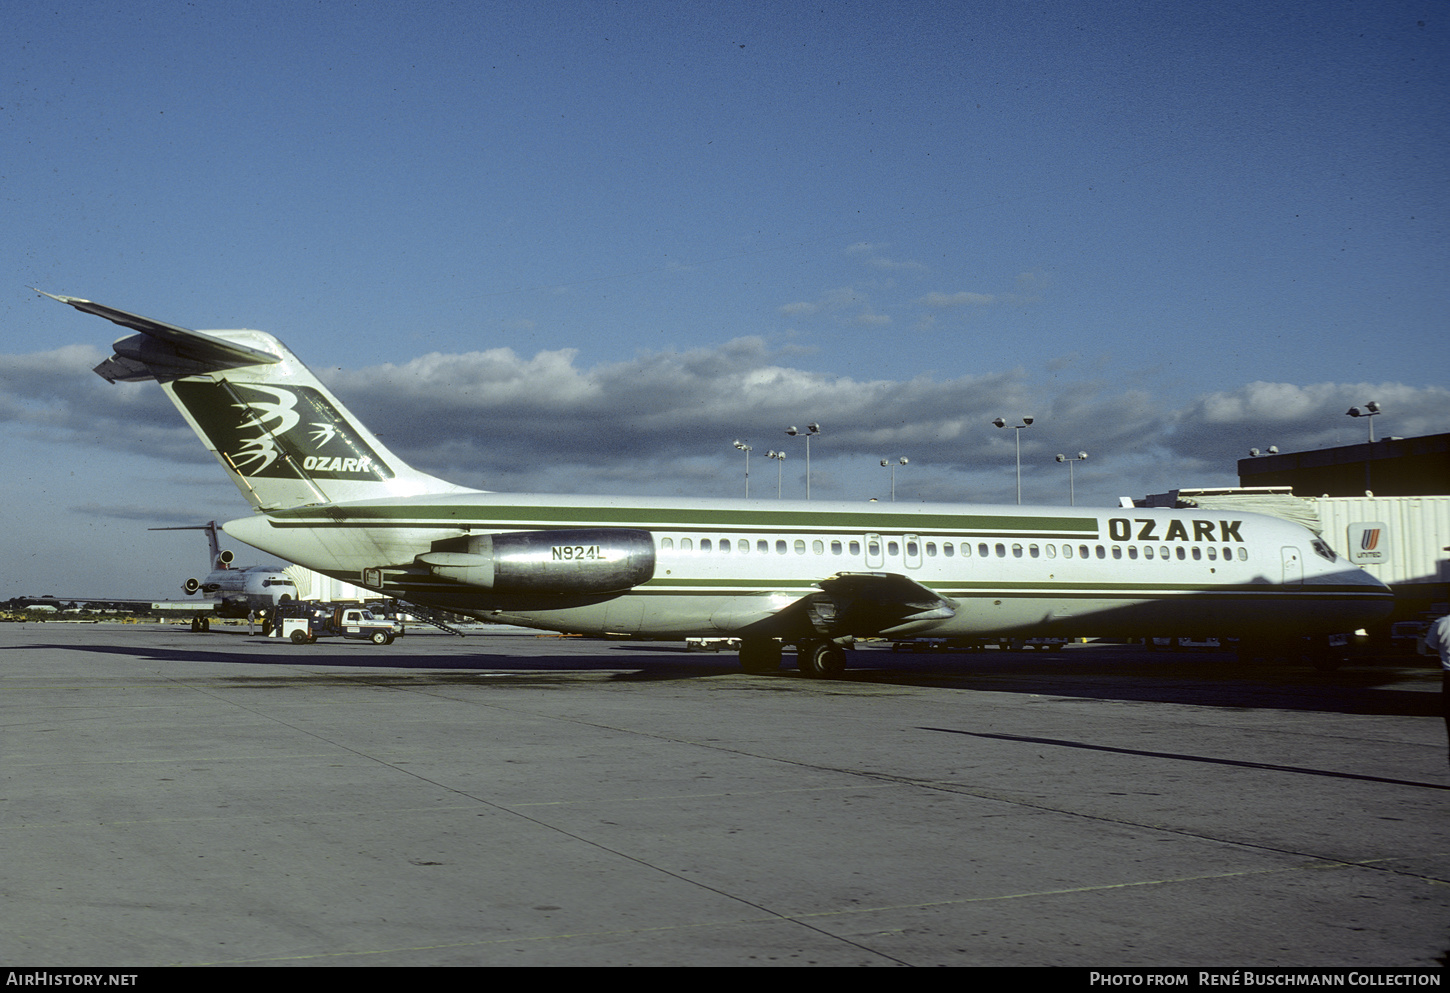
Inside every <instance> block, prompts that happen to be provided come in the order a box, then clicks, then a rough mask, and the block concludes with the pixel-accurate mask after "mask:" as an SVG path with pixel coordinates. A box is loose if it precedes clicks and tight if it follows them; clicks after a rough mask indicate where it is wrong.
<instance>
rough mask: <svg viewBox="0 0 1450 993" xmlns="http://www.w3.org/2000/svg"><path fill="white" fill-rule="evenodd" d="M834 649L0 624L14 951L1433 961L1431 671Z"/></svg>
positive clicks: (966, 962)
mask: <svg viewBox="0 0 1450 993" xmlns="http://www.w3.org/2000/svg"><path fill="white" fill-rule="evenodd" d="M850 658H851V666H852V667H851V669H850V670H849V671H848V674H847V677H846V678H844V679H842V680H832V681H822V680H812V679H807V678H804V677H802V676H800V675H799V674H798V673H796V672H795V671H794V670H793V669H787V670H782V672H781V673H779V674H777V675H772V676H747V675H744V674H742V673H740V672H739V671H738V668H737V665H736V661H735V657H734V655H733V654H729V653H724V652H722V653H720V654H718V655H715V654H686V653H685V652H683V651H681V650H680V649H679V646H667V645H650V644H637V643H631V642H607V641H584V640H580V639H561V638H539V637H535V636H533V635H519V634H513V635H491V636H471V637H468V638H461V639H460V638H455V637H449V636H446V635H442V634H417V633H410V634H409V635H408V636H407V637H405V638H403V639H400V640H399V641H398V642H396V643H394V644H393V645H389V646H382V647H379V646H373V645H371V644H367V643H362V642H344V641H336V640H330V641H323V642H319V643H318V644H315V645H307V646H295V645H292V644H290V643H279V642H277V641H274V640H268V639H263V638H261V637H252V636H248V635H247V634H246V632H245V628H240V629H238V628H214V629H213V630H212V632H211V633H209V634H192V633H191V632H190V631H188V630H187V629H186V628H185V627H178V626H170V627H162V626H146V625H111V624H102V625H91V624H65V623H46V624H35V623H30V624H0V728H3V732H0V774H3V780H0V782H3V789H0V844H3V846H4V860H3V868H0V900H3V904H0V905H3V910H0V923H3V928H0V958H3V959H4V961H5V962H6V963H7V964H10V965H17V966H37V967H38V966H72V967H78V966H95V967H113V968H118V967H123V966H160V965H238V964H247V965H322V966H328V965H345V966H374V965H376V966H429V965H453V966H458V965H590V966H612V965H620V966H622V965H693V966H720V965H730V966H740V965H801V966H809V965H816V966H821V965H826V966H842V965H962V966H972V965H993V966H1086V967H1094V968H1114V967H1128V966H1200V967H1208V966H1223V967H1229V968H1246V967H1266V966H1360V967H1366V966H1390V967H1412V966H1420V967H1427V966H1436V965H1443V964H1444V963H1445V956H1446V953H1447V949H1450V789H1447V787H1450V775H1447V761H1446V741H1445V728H1444V725H1443V723H1442V722H1441V720H1440V718H1439V717H1438V713H1439V711H1438V707H1439V698H1438V693H1439V676H1438V672H1437V671H1436V670H1435V669H1434V668H1432V667H1431V666H1430V665H1429V664H1427V663H1428V662H1430V661H1431V660H1408V662H1407V663H1406V664H1403V665H1375V666H1351V667H1349V668H1346V669H1343V670H1341V671H1339V672H1337V673H1333V674H1321V673H1316V672H1313V671H1311V670H1308V669H1299V668H1293V667H1289V666H1286V665H1281V666H1274V665H1263V664H1260V665H1257V666H1251V665H1248V664H1240V663H1239V662H1238V661H1237V660H1236V659H1235V658H1234V656H1233V655H1231V654H1220V653H1212V652H1187V653H1174V654H1164V653H1148V652H1145V651H1143V650H1141V649H1128V648H1123V647H1121V646H1116V647H1114V646H1098V645H1090V646H1071V647H1070V648H1069V649H1068V650H1066V651H1063V652H1060V653H1051V654H1048V653H1032V652H1028V653H1020V654H1019V653H1008V652H985V653H979V654H962V655H945V654H943V655H912V654H900V653H892V652H889V651H886V650H884V649H872V648H862V649H860V650H857V651H855V652H853V653H851V656H850ZM790 661H791V656H790V655H789V654H788V655H787V662H788V663H789V662H790Z"/></svg>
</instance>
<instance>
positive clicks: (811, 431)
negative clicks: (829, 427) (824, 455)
mask: <svg viewBox="0 0 1450 993" xmlns="http://www.w3.org/2000/svg"><path fill="white" fill-rule="evenodd" d="M785 433H786V434H788V435H790V436H791V437H792V438H805V440H806V499H807V500H809V499H810V498H811V437H812V436H813V435H818V434H820V433H821V426H820V425H819V424H817V423H815V422H814V421H812V422H811V423H810V424H807V425H806V429H805V430H804V431H797V430H796V428H795V425H791V426H790V427H788V428H786V429H785Z"/></svg>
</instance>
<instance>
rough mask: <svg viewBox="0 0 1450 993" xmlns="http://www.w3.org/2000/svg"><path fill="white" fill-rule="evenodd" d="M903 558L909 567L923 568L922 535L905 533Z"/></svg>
mask: <svg viewBox="0 0 1450 993" xmlns="http://www.w3.org/2000/svg"><path fill="white" fill-rule="evenodd" d="M901 546H902V547H901V552H902V559H903V561H904V562H905V563H906V567H907V568H908V569H920V568H921V535H918V534H904V535H902V536H901Z"/></svg>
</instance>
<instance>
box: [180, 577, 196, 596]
mask: <svg viewBox="0 0 1450 993" xmlns="http://www.w3.org/2000/svg"><path fill="white" fill-rule="evenodd" d="M181 588H182V589H184V590H186V592H188V593H195V592H196V591H197V590H199V589H201V580H200V579H188V580H187V581H186V582H184V583H182V584H181Z"/></svg>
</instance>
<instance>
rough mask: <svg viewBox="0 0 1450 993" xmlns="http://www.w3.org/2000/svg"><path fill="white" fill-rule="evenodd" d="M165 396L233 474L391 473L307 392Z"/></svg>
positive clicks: (225, 389) (204, 390) (196, 391)
mask: <svg viewBox="0 0 1450 993" xmlns="http://www.w3.org/2000/svg"><path fill="white" fill-rule="evenodd" d="M172 389H173V390H174V392H175V395H176V399H177V400H178V401H179V402H180V403H181V404H183V405H184V406H185V407H186V410H187V412H188V413H190V414H191V416H192V418H193V419H194V420H195V421H196V423H197V425H198V426H199V427H200V428H201V430H202V431H203V432H204V433H205V434H206V436H207V438H208V439H210V441H211V443H212V445H213V446H215V448H216V450H217V451H218V452H220V453H221V454H222V456H223V457H224V458H225V459H226V461H227V463H228V464H229V465H231V466H232V468H233V469H235V470H236V471H237V473H238V474H239V475H242V476H247V477H251V478H266V479H306V478H310V479H347V480H370V481H382V480H388V479H392V478H393V471H392V470H391V469H390V468H388V466H387V465H386V463H384V462H383V461H382V460H381V459H380V458H378V455H377V453H376V452H374V451H373V450H372V448H371V447H369V446H368V444H367V443H366V442H365V441H363V440H362V438H360V437H358V434H357V432H356V431H355V430H354V429H353V428H352V426H351V425H350V424H348V422H347V420H346V419H345V418H344V417H343V416H342V414H340V413H339V412H338V410H337V408H335V407H334V406H333V405H332V404H331V403H329V402H328V401H327V398H326V397H324V396H323V395H322V394H321V393H319V392H318V391H317V390H314V389H312V388H311V387H308V386H286V387H283V386H274V385H270V384H269V385H262V384H260V383H238V382H233V381H230V380H221V381H203V380H179V381H177V382H176V383H173V384H172Z"/></svg>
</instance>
